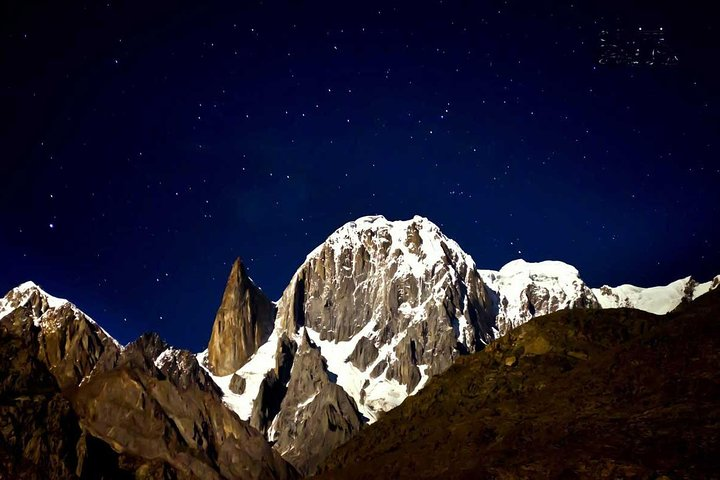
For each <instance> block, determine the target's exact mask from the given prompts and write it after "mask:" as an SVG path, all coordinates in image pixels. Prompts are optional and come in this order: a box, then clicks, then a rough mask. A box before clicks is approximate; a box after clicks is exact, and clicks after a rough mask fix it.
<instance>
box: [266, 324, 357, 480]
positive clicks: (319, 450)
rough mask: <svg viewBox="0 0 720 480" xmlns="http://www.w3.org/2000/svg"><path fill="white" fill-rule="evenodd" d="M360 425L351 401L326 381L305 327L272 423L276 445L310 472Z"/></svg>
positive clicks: (283, 453) (324, 371)
mask: <svg viewBox="0 0 720 480" xmlns="http://www.w3.org/2000/svg"><path fill="white" fill-rule="evenodd" d="M362 423H363V418H362V416H361V415H360V412H359V411H358V409H357V406H356V405H355V401H354V400H353V399H352V398H351V397H350V396H349V395H348V394H347V393H346V392H345V391H344V390H343V389H342V388H341V387H339V386H338V385H336V384H334V383H332V382H331V381H330V376H329V374H328V370H327V365H326V363H325V360H324V359H323V358H322V356H321V354H320V349H319V348H318V347H317V345H315V344H314V343H313V342H312V340H310V338H309V337H308V335H307V332H306V331H304V330H303V336H302V338H301V340H300V346H299V347H298V350H297V353H296V355H295V362H294V363H293V367H292V371H291V372H290V382H289V383H288V386H287V393H286V395H285V397H284V398H283V400H282V404H281V405H280V413H279V414H278V416H277V418H276V419H275V421H274V422H273V424H272V430H273V431H272V435H273V436H274V437H275V438H276V443H275V448H276V449H277V450H278V451H279V452H280V453H281V454H282V455H283V458H285V459H286V460H287V461H289V462H290V463H292V464H293V465H294V466H295V467H296V468H297V469H298V470H299V471H300V472H301V473H304V474H309V473H312V472H314V471H315V469H316V468H317V466H318V465H319V464H320V462H321V461H323V460H324V459H325V457H326V456H327V455H328V454H329V453H330V452H331V451H332V450H333V449H335V448H336V447H338V446H339V445H342V444H343V443H345V442H346V441H347V440H348V439H349V438H350V437H351V436H353V435H354V434H355V433H357V431H359V430H360V427H361V425H362Z"/></svg>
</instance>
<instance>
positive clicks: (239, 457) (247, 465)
mask: <svg viewBox="0 0 720 480" xmlns="http://www.w3.org/2000/svg"><path fill="white" fill-rule="evenodd" d="M168 352H170V353H168ZM72 399H73V405H74V406H75V408H76V410H77V411H78V413H79V415H80V417H81V418H82V421H81V422H82V425H83V426H84V427H85V428H86V429H87V430H88V431H89V432H90V433H92V434H93V435H94V436H95V437H97V438H100V439H102V440H104V441H105V442H107V443H108V444H110V445H113V446H114V447H117V446H121V448H122V451H123V452H126V453H129V454H131V455H134V456H144V457H149V458H153V459H160V460H162V461H163V462H164V463H166V464H168V465H170V466H171V467H172V468H173V469H174V470H176V471H178V472H182V474H183V475H186V476H187V477H188V478H211V479H212V478H217V479H220V478H274V476H276V477H279V478H292V477H293V472H292V471H291V470H290V468H289V467H288V465H287V464H285V463H284V462H283V461H282V460H281V459H280V457H279V455H277V454H276V453H275V452H274V451H273V450H272V448H271V447H270V445H269V444H268V443H267V442H266V441H265V438H264V437H263V436H262V435H261V434H260V433H259V432H258V431H257V430H255V429H253V428H251V427H249V426H248V425H247V424H245V423H244V422H242V421H240V419H239V418H238V417H237V416H236V415H235V414H234V413H232V412H231V411H230V410H228V409H227V408H226V407H225V406H224V405H223V403H222V393H221V391H220V390H219V388H218V387H217V386H216V385H215V384H214V382H213V381H212V379H210V378H209V376H208V374H207V372H206V371H205V370H204V369H202V368H201V367H200V365H199V364H198V363H197V360H196V359H195V356H194V355H192V354H190V353H189V352H185V351H178V350H169V349H168V348H167V344H165V343H164V342H162V340H160V339H159V338H158V337H157V336H155V335H146V336H143V337H141V338H140V339H139V340H137V341H136V342H134V343H133V344H131V345H129V346H128V347H127V348H126V349H125V351H124V352H123V354H122V355H121V356H120V360H119V362H118V365H117V366H116V367H115V368H113V369H111V370H108V371H106V372H103V373H102V374H100V375H94V376H93V377H92V378H91V379H90V380H89V381H88V382H86V383H84V384H83V385H82V386H81V388H80V389H78V391H77V392H76V393H75V394H74V395H73V398H72Z"/></svg>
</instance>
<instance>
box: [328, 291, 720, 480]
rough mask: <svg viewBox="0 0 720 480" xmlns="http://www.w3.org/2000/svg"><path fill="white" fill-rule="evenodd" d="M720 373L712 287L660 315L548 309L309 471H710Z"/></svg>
mask: <svg viewBox="0 0 720 480" xmlns="http://www.w3.org/2000/svg"><path fill="white" fill-rule="evenodd" d="M719 371H720V291H713V292H710V293H708V294H706V295H704V296H703V297H701V298H699V299H697V300H696V301H694V302H692V303H690V304H683V305H681V306H680V307H679V308H678V309H677V310H676V311H674V312H672V313H670V314H668V315H664V316H657V315H652V314H649V313H645V312H641V311H638V310H631V309H616V310H565V311H560V312H556V313H553V314H551V315H547V316H545V317H539V318H536V319H534V320H532V321H530V322H529V323H527V324H525V325H523V326H521V327H519V328H516V329H514V330H512V331H511V332H510V333H509V334H508V335H506V336H504V337H502V338H500V339H499V340H497V341H495V342H493V343H492V344H491V345H489V346H488V347H487V348H486V349H485V350H484V351H483V352H480V353H478V354H475V355H471V356H467V357H461V358H460V359H459V360H458V361H457V363H456V364H455V365H453V366H452V367H451V368H450V369H449V370H448V371H447V372H446V373H444V374H442V375H440V376H437V377H435V378H433V379H432V380H431V381H430V382H429V383H428V385H427V386H426V387H425V388H424V389H423V390H422V391H421V392H420V393H419V394H417V395H416V396H414V397H410V398H408V399H407V400H406V401H405V402H404V403H403V404H402V405H401V406H399V407H398V408H396V409H394V410H392V411H390V412H388V413H386V414H385V415H384V416H383V418H381V419H380V420H379V421H378V422H377V423H375V424H374V425H371V426H370V427H368V428H366V429H364V430H362V431H361V432H360V433H359V434H358V435H357V436H355V437H354V438H352V439H351V440H350V441H349V442H347V443H346V444H345V445H343V446H342V447H340V448H339V449H337V450H336V451H335V452H333V453H332V454H331V456H330V457H329V458H328V460H327V461H326V462H325V464H324V465H323V467H322V468H321V472H322V473H321V474H320V475H319V476H318V477H317V478H323V479H331V478H332V479H361V478H380V477H382V478H394V479H403V478H412V479H418V478H443V479H455V478H478V479H483V478H486V479H555V478H557V479H605V478H612V479H616V478H623V479H625V478H628V479H632V478H637V479H659V478H664V477H663V476H667V477H668V478H671V479H673V480H674V479H678V478H692V479H704V478H717V475H718V472H720V456H719V455H718V452H719V450H720V382H719V381H718V380H719V376H718V372H719Z"/></svg>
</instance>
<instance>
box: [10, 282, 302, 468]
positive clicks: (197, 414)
mask: <svg viewBox="0 0 720 480" xmlns="http://www.w3.org/2000/svg"><path fill="white" fill-rule="evenodd" d="M0 345H2V348H0V478H19V479H20V478H22V479H25V478H27V479H74V478H148V479H149V478H178V479H184V478H188V479H189V478H198V477H202V478H209V479H218V480H219V479H234V478H258V479H259V478H275V479H284V478H296V472H295V471H294V470H293V469H292V467H290V466H289V465H288V464H287V463H285V462H284V461H283V460H282V459H281V458H280V456H279V455H278V454H277V453H275V452H274V451H273V450H272V449H271V447H270V445H269V444H268V443H267V442H266V441H265V439H264V437H263V436H262V435H261V434H260V433H259V432H257V431H256V430H255V429H253V428H251V427H249V426H248V425H247V424H246V423H244V422H242V421H241V420H240V419H239V418H238V417H237V416H236V415H235V414H234V413H233V412H231V411H230V410H229V409H228V408H227V407H225V406H224V405H223V402H222V393H221V391H220V390H219V389H218V388H217V387H216V385H215V384H214V383H213V381H212V380H211V379H210V377H209V376H208V374H207V372H206V371H205V370H204V369H202V368H201V367H200V366H199V365H198V363H197V360H196V359H195V356H194V355H193V354H191V353H190V352H187V351H182V350H174V349H171V348H170V347H169V346H168V345H167V344H165V343H164V342H162V341H161V340H160V339H159V337H157V336H156V335H146V336H143V337H141V338H140V339H139V340H137V341H136V342H133V343H131V344H130V345H128V346H127V347H125V348H121V347H120V346H119V345H118V344H117V342H115V340H113V339H112V337H110V336H109V335H108V334H107V333H106V332H105V331H104V330H103V329H102V328H100V327H99V326H98V325H97V324H96V323H95V322H94V321H92V320H91V319H90V318H89V317H87V316H86V315H85V314H84V313H82V312H81V311H80V310H79V309H77V307H75V306H74V305H72V304H71V303H69V302H67V301H65V300H61V299H57V298H55V297H52V296H51V295H48V294H47V293H45V292H44V291H43V290H41V289H40V288H39V287H38V286H36V285H34V284H32V283H30V282H28V283H25V284H23V285H21V286H19V287H17V288H15V289H13V290H12V291H11V292H9V293H8V294H7V295H6V296H5V297H4V298H3V299H2V300H0Z"/></svg>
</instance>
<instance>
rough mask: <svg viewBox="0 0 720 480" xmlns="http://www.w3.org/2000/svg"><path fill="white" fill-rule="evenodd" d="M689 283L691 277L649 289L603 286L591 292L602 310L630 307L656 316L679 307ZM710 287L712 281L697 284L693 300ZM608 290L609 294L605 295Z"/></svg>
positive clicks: (633, 286)
mask: <svg viewBox="0 0 720 480" xmlns="http://www.w3.org/2000/svg"><path fill="white" fill-rule="evenodd" d="M719 277H720V276H718V277H715V278H716V279H717V278H719ZM690 281H691V277H685V278H681V279H680V280H675V281H674V282H671V283H669V284H667V285H664V286H658V287H649V288H643V287H636V286H635V285H629V284H625V285H620V286H617V287H608V286H607V285H605V286H603V287H602V288H594V289H593V292H594V293H595V296H596V297H597V299H598V301H599V302H600V305H601V306H602V308H620V307H630V308H637V309H639V310H645V311H646V312H650V313H654V314H656V315H664V314H666V313H668V312H670V311H672V310H674V309H675V307H677V306H678V305H680V303H681V302H682V299H683V297H684V296H685V288H686V287H687V285H688V282H690ZM712 285H713V280H711V281H709V282H705V283H700V284H697V285H696V286H695V288H694V290H693V299H695V298H697V297H699V296H701V295H703V294H705V293H707V292H709V291H710V289H711V288H712ZM716 285H717V283H716ZM608 289H609V290H610V293H605V292H607V290H608ZM604 291H605V292H604Z"/></svg>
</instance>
